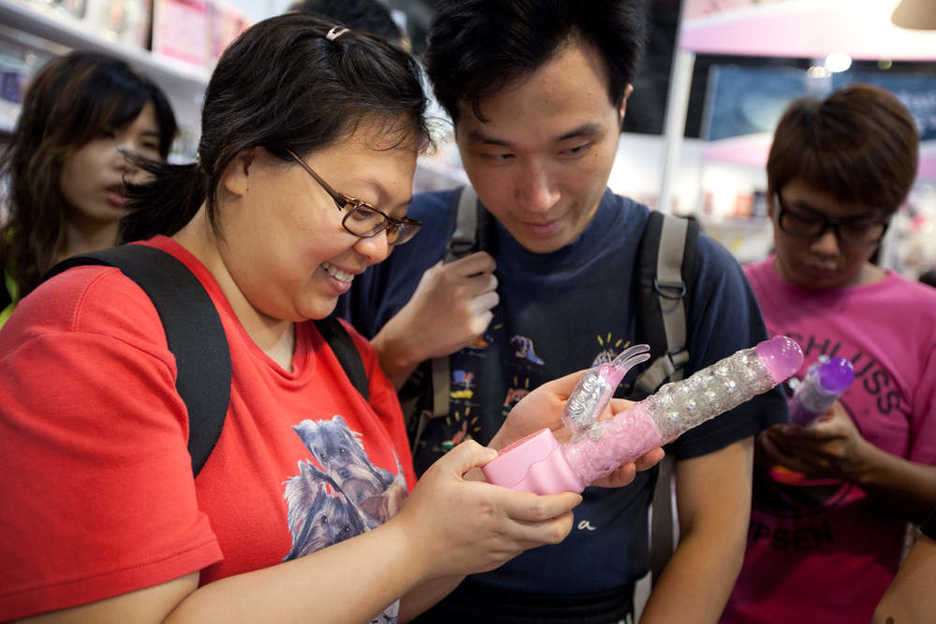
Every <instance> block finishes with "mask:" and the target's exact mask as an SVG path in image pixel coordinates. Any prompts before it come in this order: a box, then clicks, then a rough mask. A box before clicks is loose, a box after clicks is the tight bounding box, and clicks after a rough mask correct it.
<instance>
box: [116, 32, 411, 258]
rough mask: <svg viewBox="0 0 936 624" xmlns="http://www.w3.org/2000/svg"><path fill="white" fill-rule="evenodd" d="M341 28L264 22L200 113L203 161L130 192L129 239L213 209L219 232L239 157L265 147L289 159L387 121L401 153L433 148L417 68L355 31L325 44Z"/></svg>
mask: <svg viewBox="0 0 936 624" xmlns="http://www.w3.org/2000/svg"><path fill="white" fill-rule="evenodd" d="M333 25H334V24H333V23H330V22H326V21H323V20H322V19H321V18H319V17H316V16H314V15H310V14H305V13H287V14H284V15H279V16H277V17H272V18H269V19H267V20H264V21H261V22H258V23H257V24H255V25H254V26H252V27H251V28H249V29H248V30H247V31H245V32H244V33H242V34H241V35H240V37H238V38H237V40H235V41H234V43H232V44H231V45H230V46H229V47H228V48H227V50H225V52H224V54H223V55H222V56H221V58H220V59H219V61H218V64H217V66H216V67H215V70H214V73H213V74H212V76H211V80H210V81H209V83H208V89H207V91H206V93H205V104H204V108H203V110H202V128H201V140H200V142H199V145H198V162H197V163H192V164H186V165H170V164H162V163H146V164H144V169H146V170H147V171H149V172H150V173H152V174H153V178H152V181H151V182H148V183H146V184H142V185H131V186H130V189H129V196H130V198H131V200H132V201H131V204H130V205H131V208H133V209H134V212H132V213H131V214H129V215H128V216H126V217H125V218H124V219H123V220H122V221H121V240H122V241H124V242H126V241H133V240H141V239H146V238H150V237H152V236H155V235H156V234H165V235H172V234H175V233H176V232H178V231H179V230H180V229H182V227H184V226H185V224H187V223H188V222H189V221H190V220H191V219H192V217H193V216H195V214H196V213H197V212H198V210H199V208H200V207H201V205H202V203H205V204H206V206H207V211H208V218H209V221H210V223H211V225H212V227H213V228H214V229H215V231H216V232H219V228H218V206H217V197H216V196H217V189H218V185H219V184H220V181H221V178H222V176H223V175H224V172H225V169H226V168H227V166H228V165H229V164H230V163H231V161H232V160H233V159H234V157H235V156H236V155H237V154H238V153H240V152H241V151H243V150H245V149H248V148H251V147H263V148H265V149H266V150H267V151H268V152H270V153H271V154H272V155H273V156H275V157H277V158H280V159H282V160H283V161H284V162H291V157H290V156H289V152H290V151H292V152H295V153H297V154H300V155H305V154H308V153H310V152H313V151H315V150H318V149H323V148H326V147H329V146H330V145H332V144H334V143H336V142H337V141H340V140H342V139H343V138H345V137H347V136H348V135H349V134H351V133H353V131H354V129H355V128H356V127H357V125H358V124H359V123H361V122H362V121H365V120H367V121H369V122H377V123H380V124H382V130H383V132H384V133H385V134H387V136H388V137H390V138H392V139H393V140H394V141H395V142H394V147H396V146H400V145H404V144H405V145H412V146H413V148H414V149H416V150H417V151H418V150H422V149H424V148H425V147H426V146H428V145H429V133H428V130H427V128H426V122H425V119H424V117H423V115H424V112H425V108H426V98H425V94H424V93H423V90H422V86H421V84H420V74H419V66H418V65H417V64H416V62H415V61H414V60H413V59H412V58H411V57H410V56H409V55H408V54H406V53H405V52H403V51H402V50H401V49H399V48H398V47H396V46H394V45H393V44H391V43H389V42H387V41H385V40H383V39H382V38H380V37H376V36H373V35H368V34H363V33H359V32H355V31H350V32H347V33H345V34H342V35H341V36H340V37H337V38H335V39H333V40H329V39H328V38H326V35H327V34H328V32H329V30H331V28H332V27H333Z"/></svg>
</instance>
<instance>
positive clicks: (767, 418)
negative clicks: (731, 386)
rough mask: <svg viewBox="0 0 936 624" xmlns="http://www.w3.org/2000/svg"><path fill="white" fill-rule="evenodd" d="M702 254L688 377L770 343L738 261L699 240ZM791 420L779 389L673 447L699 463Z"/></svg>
mask: <svg viewBox="0 0 936 624" xmlns="http://www.w3.org/2000/svg"><path fill="white" fill-rule="evenodd" d="M697 253H698V254H699V259H698V262H697V267H698V273H697V275H696V277H695V280H694V284H695V285H694V287H693V290H692V292H691V300H690V301H691V309H690V312H689V354H690V359H689V368H688V370H687V375H686V376H687V377H688V375H689V374H690V373H693V372H695V371H698V370H701V369H703V368H705V367H706V366H709V365H711V364H714V363H715V362H717V361H719V360H721V359H722V358H725V357H728V356H730V355H732V354H734V353H735V352H737V351H739V350H741V349H746V348H750V347H753V346H754V345H756V344H757V343H758V342H761V341H762V340H766V339H767V329H766V327H765V326H764V320H763V318H762V317H761V313H760V308H759V307H758V305H757V300H756V299H755V298H754V293H753V291H752V290H751V287H750V284H748V281H747V279H746V278H745V276H744V273H743V272H742V270H741V267H740V266H739V265H738V262H737V261H736V260H735V259H734V257H733V256H732V255H731V254H730V253H729V252H728V251H727V250H726V249H725V248H724V247H722V246H721V245H719V244H718V243H717V242H715V241H713V240H712V239H711V238H709V237H707V236H700V237H699V244H698V248H697ZM786 420H787V405H786V398H785V397H784V395H783V391H782V390H781V389H780V388H774V389H773V390H770V391H768V392H766V393H764V394H761V395H759V396H756V397H754V398H753V399H751V400H750V401H747V402H745V403H743V404H741V405H739V406H738V407H736V408H734V409H732V410H730V411H728V412H725V413H724V414H721V415H720V416H717V417H715V418H713V419H712V420H710V421H708V422H706V423H703V424H702V425H699V426H698V427H696V428H695V429H692V430H690V431H688V432H686V433H685V434H683V435H682V436H681V437H680V438H678V439H677V440H676V441H675V442H673V444H672V447H673V450H674V452H675V455H676V457H677V459H688V458H691V457H697V456H699V455H705V454H707V453H711V452H714V451H717V450H719V449H721V448H723V447H725V446H727V445H729V444H731V443H733V442H736V441H737V440H740V439H742V438H745V437H747V436H751V435H755V434H757V433H758V432H760V431H761V430H763V429H765V428H766V427H768V426H770V425H772V424H774V423H778V422H784V421H786Z"/></svg>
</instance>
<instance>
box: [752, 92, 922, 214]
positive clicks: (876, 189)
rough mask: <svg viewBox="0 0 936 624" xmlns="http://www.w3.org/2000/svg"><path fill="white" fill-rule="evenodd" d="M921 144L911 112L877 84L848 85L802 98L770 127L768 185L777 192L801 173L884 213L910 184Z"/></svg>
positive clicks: (803, 177) (814, 182)
mask: <svg viewBox="0 0 936 624" xmlns="http://www.w3.org/2000/svg"><path fill="white" fill-rule="evenodd" d="M919 144H920V135H919V133H918V132H917V127H916V123H915V122H914V120H913V117H912V116H911V115H910V111H908V110H907V108H906V107H905V106H904V105H903V104H901V103H900V101H899V100H898V99H897V98H896V97H895V96H894V95H893V94H892V93H890V92H889V91H885V90H884V89H881V88H879V87H875V86H872V85H867V84H854V85H850V86H848V87H845V88H843V89H840V90H838V91H835V92H833V93H832V94H831V95H829V96H828V97H826V98H825V99H823V100H820V99H816V98H802V99H799V100H796V101H794V102H793V103H791V104H790V105H789V106H788V107H787V109H786V111H785V112H784V113H783V116H782V117H781V118H780V121H779V122H778V124H777V129H776V130H775V131H774V139H773V144H772V145H771V147H770V154H769V156H768V157H767V188H768V191H769V192H770V193H774V192H779V191H780V190H781V189H782V188H783V187H784V186H785V185H786V184H787V183H788V182H790V181H791V180H793V179H800V180H802V181H803V182H804V183H805V184H807V185H808V186H810V187H811V188H814V189H817V190H822V191H825V192H828V193H830V194H831V195H834V196H835V197H838V198H840V199H842V200H844V201H847V202H853V203H861V204H864V205H866V206H869V207H873V208H876V209H877V210H878V212H879V213H880V215H881V216H882V217H890V216H891V215H893V213H894V212H896V211H897V209H898V208H900V205H901V204H902V203H903V201H904V199H906V197H907V194H908V193H909V192H910V187H911V186H913V180H914V179H915V178H916V173H917V159H918V152H919Z"/></svg>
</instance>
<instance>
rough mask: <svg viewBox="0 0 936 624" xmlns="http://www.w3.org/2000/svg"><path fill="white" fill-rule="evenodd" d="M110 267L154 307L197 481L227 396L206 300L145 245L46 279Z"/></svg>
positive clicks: (62, 266)
mask: <svg viewBox="0 0 936 624" xmlns="http://www.w3.org/2000/svg"><path fill="white" fill-rule="evenodd" d="M87 264H96V265H105V266H113V267H117V268H118V269H120V270H121V271H122V272H123V273H124V274H125V275H126V276H127V277H129V278H130V279H132V280H133V281H134V282H136V283H137V284H138V285H139V286H140V288H142V289H143V291H144V292H145V293H146V294H147V296H148V297H149V298H150V300H151V301H152V302H153V306H154V307H155V308H156V311H157V312H158V313H159V318H160V320H161V321H162V324H163V328H164V329H165V332H166V342H167V343H168V345H169V350H170V351H172V353H173V355H174V356H175V359H176V366H177V368H178V376H177V378H176V389H177V390H178V392H179V396H181V397H182V400H183V401H184V402H185V405H186V408H187V409H188V414H189V443H188V450H189V454H190V455H191V456H192V474H194V475H196V476H197V475H198V473H199V471H200V470H201V469H202V466H204V464H205V461H206V460H207V459H208V456H209V455H210V454H211V451H212V449H214V446H215V443H216V442H217V441H218V437H219V436H220V435H221V430H222V428H223V427H224V419H225V416H226V414H227V408H228V402H229V400H230V393H231V354H230V350H229V348H228V343H227V337H226V336H225V334H224V327H223V326H222V325H221V319H220V318H219V317H218V311H217V310H216V309H215V306H214V304H213V303H212V301H211V297H209V296H208V293H207V292H206V291H205V289H204V288H203V287H202V285H201V283H200V282H199V281H198V279H197V278H196V277H195V276H194V275H193V274H192V272H191V271H189V269H188V268H187V267H186V266H185V265H184V264H182V262H180V261H179V260H177V259H176V258H174V257H173V256H171V255H169V254H168V253H166V252H164V251H161V250H159V249H156V248H155V247H149V246H146V245H122V246H120V247H115V248H113V249H107V250H105V251H98V252H94V253H89V254H82V255H79V256H74V257H71V258H68V259H67V260H64V261H63V262H60V263H59V264H57V265H56V266H54V267H53V268H52V270H51V271H50V272H49V274H48V275H46V277H45V279H48V278H49V277H52V276H53V275H56V274H58V273H61V272H62V271H65V270H67V269H70V268H71V267H74V266H80V265H87Z"/></svg>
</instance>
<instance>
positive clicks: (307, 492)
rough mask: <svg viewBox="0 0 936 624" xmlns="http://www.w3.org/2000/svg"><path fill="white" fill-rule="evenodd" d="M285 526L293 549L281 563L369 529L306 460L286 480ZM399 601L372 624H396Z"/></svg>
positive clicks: (329, 481)
mask: <svg viewBox="0 0 936 624" xmlns="http://www.w3.org/2000/svg"><path fill="white" fill-rule="evenodd" d="M284 497H285V498H286V502H287V508H288V512H287V523H288V524H289V531H290V533H291V534H292V538H293V541H292V548H290V550H289V553H288V554H287V555H286V557H284V559H283V561H290V560H292V559H296V558H298V557H303V556H305V555H308V554H309V553H313V552H315V551H317V550H321V549H322V548H325V547H326V546H331V545H332V544H337V543H339V542H343V541H344V540H346V539H349V538H351V537H354V536H355V535H360V534H361V533H364V532H365V531H367V530H368V528H367V519H366V518H365V517H364V514H363V513H361V511H360V510H358V508H357V507H355V506H354V505H353V504H352V503H351V501H349V500H348V497H347V496H346V495H345V493H344V492H343V491H342V490H341V487H339V485H338V484H337V483H335V481H334V480H333V479H332V478H331V477H329V476H328V475H327V474H325V473H324V472H322V471H321V470H319V469H318V468H317V467H316V466H315V465H314V464H313V463H312V462H310V461H308V460H304V461H300V462H299V475H298V476H295V477H291V478H290V479H287V480H286V491H285V494H284ZM399 607H400V603H399V601H397V602H394V603H393V604H392V605H390V606H389V607H387V608H386V609H384V611H383V613H381V614H380V615H378V616H377V617H376V618H374V619H373V620H371V624H384V623H390V624H395V623H396V621H397V614H398V612H399Z"/></svg>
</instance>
